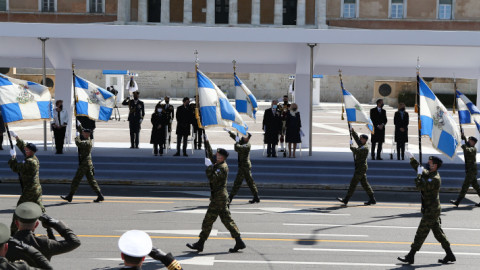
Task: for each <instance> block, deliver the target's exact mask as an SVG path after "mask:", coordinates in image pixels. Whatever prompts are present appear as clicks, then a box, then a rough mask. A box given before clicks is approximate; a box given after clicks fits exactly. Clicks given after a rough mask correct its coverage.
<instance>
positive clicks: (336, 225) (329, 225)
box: [283, 223, 480, 231]
mask: <svg viewBox="0 0 480 270" xmlns="http://www.w3.org/2000/svg"><path fill="white" fill-rule="evenodd" d="M283 226H315V227H332V228H333V227H338V228H341V227H354V228H379V229H417V228H418V226H417V227H408V226H387V225H377V226H376V225H339V224H315V223H283ZM442 230H452V231H480V229H475V228H443V227H442Z"/></svg>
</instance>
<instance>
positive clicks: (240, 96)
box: [233, 74, 258, 120]
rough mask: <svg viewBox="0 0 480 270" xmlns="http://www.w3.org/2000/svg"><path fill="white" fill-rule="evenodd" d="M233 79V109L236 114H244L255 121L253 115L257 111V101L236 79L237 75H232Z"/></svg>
mask: <svg viewBox="0 0 480 270" xmlns="http://www.w3.org/2000/svg"><path fill="white" fill-rule="evenodd" d="M233 76H234V77H235V88H236V93H235V108H236V109H237V111H238V113H240V114H246V115H248V116H250V118H252V119H253V120H257V117H256V116H255V114H256V113H257V110H258V104H257V99H256V98H255V96H254V95H253V94H252V92H251V91H250V89H248V87H247V86H246V85H245V84H244V83H243V82H242V80H240V78H238V76H237V74H233Z"/></svg>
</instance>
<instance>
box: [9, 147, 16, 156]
mask: <svg viewBox="0 0 480 270" xmlns="http://www.w3.org/2000/svg"><path fill="white" fill-rule="evenodd" d="M10 156H12V157H16V156H17V152H16V151H15V148H13V149H10Z"/></svg>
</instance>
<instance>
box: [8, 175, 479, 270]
mask: <svg viewBox="0 0 480 270" xmlns="http://www.w3.org/2000/svg"><path fill="white" fill-rule="evenodd" d="M0 190H1V191H0V192H1V194H0V202H1V205H2V209H1V210H0V222H2V223H5V224H9V223H10V221H11V217H12V212H13V209H14V207H15V204H16V202H17V199H18V192H19V186H18V185H16V184H5V183H4V184H0ZM68 190H69V186H68V185H44V197H43V199H44V204H45V206H46V207H47V213H48V214H50V215H51V216H53V217H55V218H57V219H60V220H63V221H65V222H66V223H67V224H68V225H69V226H70V227H71V228H72V229H73V230H74V232H75V233H77V234H78V235H79V236H80V239H81V242H82V245H81V246H80V247H79V248H78V249H77V250H75V251H73V252H70V253H67V254H63V255H59V256H55V257H54V258H53V259H52V263H53V266H54V267H55V269H115V268H118V267H119V266H120V265H121V263H122V262H121V260H120V251H119V250H118V246H117V241H118V238H119V236H120V235H121V234H122V233H123V232H124V231H126V230H131V229H139V230H144V231H146V232H148V233H149V234H150V236H151V237H152V238H153V243H154V246H156V247H159V248H161V249H162V250H164V251H167V252H172V253H173V254H174V255H175V256H176V257H177V259H178V260H179V261H180V262H181V264H182V266H183V267H184V269H200V270H202V269H229V270H234V269H414V268H437V267H440V266H441V265H440V264H439V263H437V260H438V259H439V258H443V256H444V251H443V250H442V248H441V246H440V245H439V244H438V243H437V241H436V240H435V239H434V237H433V235H432V234H430V235H429V237H428V238H427V240H426V241H425V244H424V246H423V248H422V249H421V251H420V252H419V253H417V255H416V258H415V265H413V266H402V265H401V264H400V263H399V262H398V261H397V259H396V258H397V256H403V255H405V254H406V253H407V252H408V250H409V249H410V244H411V242H412V240H413V238H414V236H415V231H416V228H417V226H418V224H419V222H420V217H421V214H420V212H419V208H420V206H419V194H418V193H415V192H404V193H398V192H397V193H395V192H378V193H377V199H378V200H379V203H378V204H377V205H376V206H368V207H366V206H363V200H366V199H367V196H366V194H365V193H364V192H363V191H361V190H359V192H357V193H356V194H355V195H354V197H353V201H351V202H350V204H349V207H341V206H340V204H339V203H338V202H336V201H335V197H337V196H344V195H345V191H344V190H337V191H336V190H330V191H328V190H286V189H282V190H275V189H268V190H260V194H261V198H262V201H261V203H260V204H254V205H250V204H248V199H249V198H250V194H249V191H248V190H247V189H245V188H243V189H242V190H241V192H240V194H239V195H238V197H237V198H236V199H235V200H234V202H233V203H232V205H231V212H232V216H233V218H234V220H235V222H236V223H237V225H238V227H239V229H240V231H241V233H242V237H243V239H244V241H245V243H246V244H247V248H246V249H245V250H243V251H242V252H239V253H235V254H229V253H228V249H229V248H231V247H233V245H234V240H233V239H231V238H230V235H229V233H228V231H227V230H226V229H225V227H224V226H223V224H222V223H221V222H220V220H217V222H216V223H215V224H214V227H213V231H212V233H211V236H210V239H209V240H208V241H207V242H206V244H205V250H204V252H202V253H199V254H198V253H196V252H191V251H190V250H189V249H188V248H187V247H186V246H185V244H186V243H188V242H195V241H196V240H197V239H198V238H197V236H198V233H199V231H200V228H201V222H202V219H203V216H204V214H205V211H206V207H207V205H208V196H209V191H208V189H207V188H171V187H170V188H165V187H160V186H154V187H152V186H104V187H103V191H104V193H105V194H106V195H107V197H106V201H105V202H103V203H98V204H96V203H92V200H93V199H94V198H95V197H94V196H93V195H94V194H93V192H92V191H91V190H90V189H89V187H88V186H85V185H82V186H81V188H80V190H79V193H78V196H76V197H74V201H73V202H72V203H70V204H68V203H64V202H63V201H62V200H61V199H60V198H59V195H61V194H66V193H68ZM455 196H456V195H454V194H451V193H450V194H441V199H442V207H443V212H442V214H443V215H442V226H443V229H444V231H445V233H446V235H447V237H448V239H449V240H450V242H451V243H452V249H453V251H454V253H455V254H456V256H457V262H456V263H454V264H450V265H446V266H441V269H478V268H479V266H478V265H480V237H479V236H478V235H479V233H480V216H479V212H480V208H476V207H473V205H474V202H477V201H478V200H479V199H478V196H476V195H468V196H467V199H465V200H464V204H462V205H461V206H460V207H459V208H453V207H452V206H451V205H449V204H448V200H449V199H453V198H454V197H455ZM38 233H45V231H44V229H43V228H39V229H38ZM162 267H163V266H162V265H161V264H160V263H159V262H154V261H151V260H147V261H146V263H145V265H144V269H160V268H162Z"/></svg>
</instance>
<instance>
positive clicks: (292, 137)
mask: <svg viewBox="0 0 480 270" xmlns="http://www.w3.org/2000/svg"><path fill="white" fill-rule="evenodd" d="M297 109H298V106H297V103H293V104H292V106H291V107H290V110H289V111H288V112H287V117H286V119H287V122H286V125H285V127H286V129H287V130H286V136H285V141H286V142H287V143H288V157H289V158H291V157H292V144H293V157H294V158H295V151H296V150H297V144H298V143H301V142H302V139H301V136H300V128H301V127H302V120H301V118H300V112H297Z"/></svg>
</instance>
